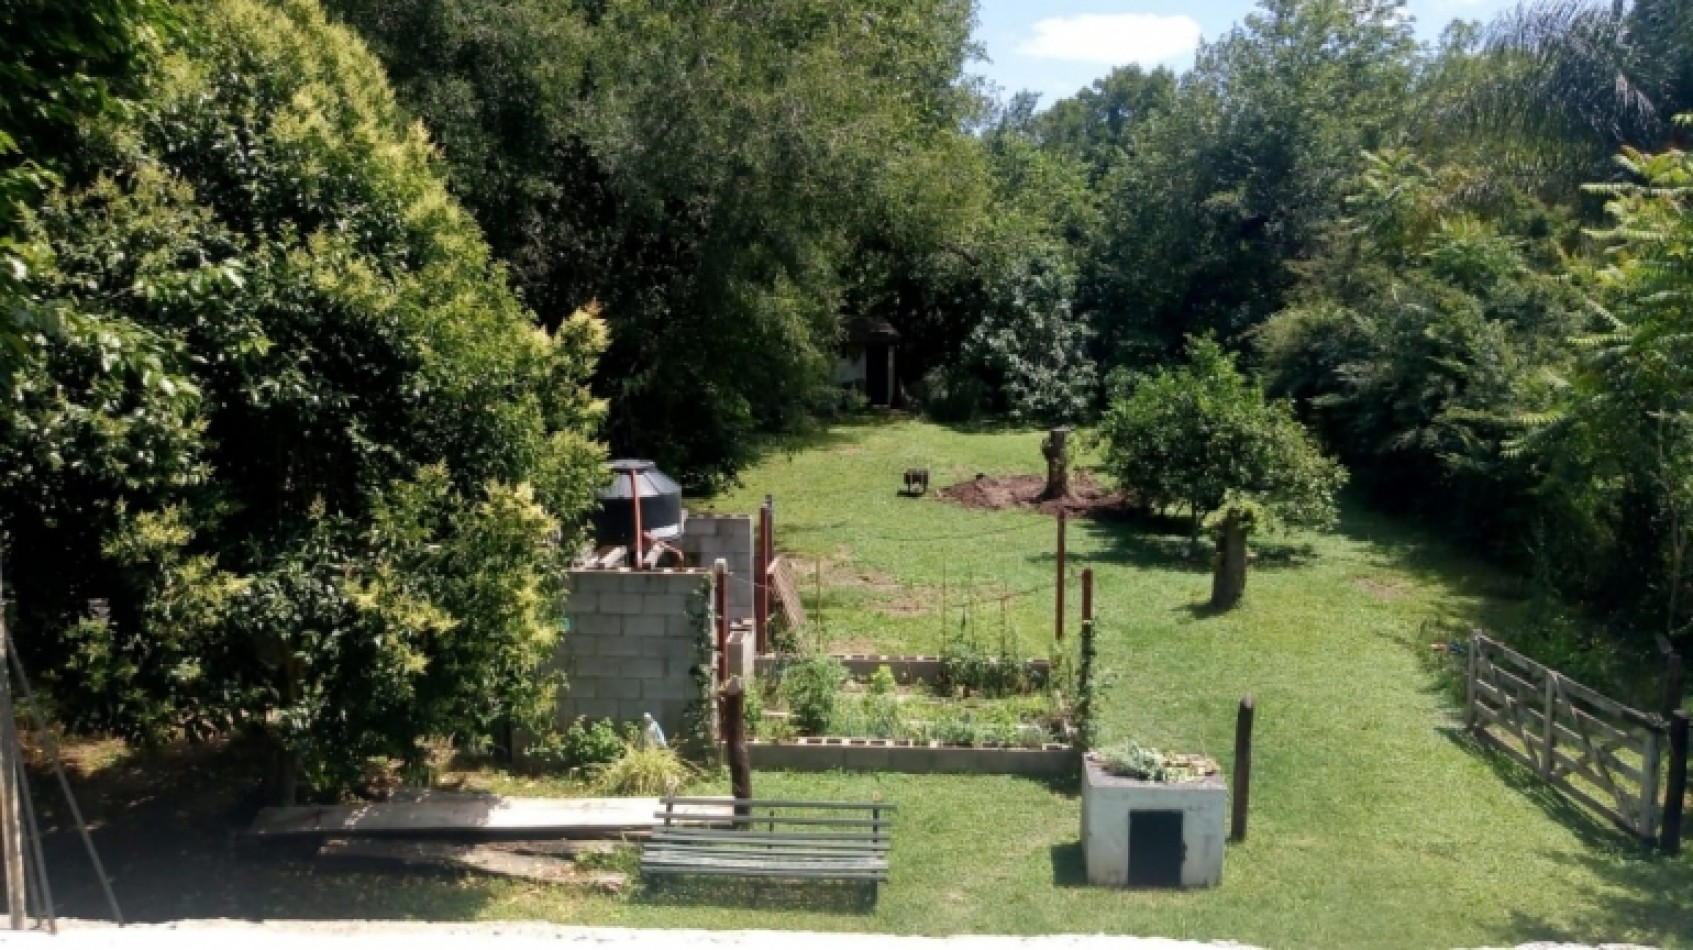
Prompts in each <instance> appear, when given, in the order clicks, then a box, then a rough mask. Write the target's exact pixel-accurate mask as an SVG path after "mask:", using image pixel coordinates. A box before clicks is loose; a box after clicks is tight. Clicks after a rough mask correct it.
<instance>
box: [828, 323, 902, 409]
mask: <svg viewBox="0 0 1693 950" xmlns="http://www.w3.org/2000/svg"><path fill="white" fill-rule="evenodd" d="M898 349H899V332H898V331H897V330H895V329H894V328H893V324H891V323H889V322H888V321H886V320H884V319H882V318H881V317H847V318H845V319H843V320H842V321H841V351H840V355H839V356H838V357H837V358H836V360H835V382H836V383H837V384H838V385H840V386H841V387H843V388H848V389H856V390H858V391H859V392H861V393H863V394H864V397H865V399H867V400H868V401H869V403H870V405H872V406H892V405H894V404H895V402H896V401H897V399H898V397H899V377H898V375H897V374H896V365H895V362H894V361H895V355H896V353H897V351H898Z"/></svg>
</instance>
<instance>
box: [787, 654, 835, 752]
mask: <svg viewBox="0 0 1693 950" xmlns="http://www.w3.org/2000/svg"><path fill="white" fill-rule="evenodd" d="M846 681H847V669H846V667H845V666H843V665H841V661H840V660H837V659H835V658H834V657H832V656H829V655H828V654H824V653H818V654H813V655H811V656H808V657H806V658H804V659H802V660H800V661H799V662H797V663H794V664H792V665H790V666H789V667H788V668H787V669H785V670H783V671H782V696H783V698H784V699H785V700H786V701H787V704H788V711H789V713H790V714H791V715H792V718H793V724H794V728H795V729H797V730H799V733H800V735H808V736H816V735H822V734H824V733H825V732H826V731H827V730H828V728H829V723H830V721H831V720H832V719H833V718H834V716H835V705H836V703H837V702H838V699H839V696H840V691H841V686H842V685H843V684H844V683H846Z"/></svg>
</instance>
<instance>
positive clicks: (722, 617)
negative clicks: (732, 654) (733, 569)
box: [711, 558, 729, 683]
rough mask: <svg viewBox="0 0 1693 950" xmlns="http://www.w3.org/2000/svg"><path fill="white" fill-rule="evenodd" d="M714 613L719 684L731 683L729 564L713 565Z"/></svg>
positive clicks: (723, 561)
mask: <svg viewBox="0 0 1693 950" xmlns="http://www.w3.org/2000/svg"><path fill="white" fill-rule="evenodd" d="M711 573H712V587H713V588H715V589H714V590H713V591H712V592H711V593H712V604H713V612H714V613H716V614H717V617H716V622H717V682H719V683H727V682H728V681H729V562H727V561H725V560H723V559H722V558H718V559H717V563H715V564H713V565H712V568H711Z"/></svg>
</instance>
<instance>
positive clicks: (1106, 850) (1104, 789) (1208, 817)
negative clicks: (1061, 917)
mask: <svg viewBox="0 0 1693 950" xmlns="http://www.w3.org/2000/svg"><path fill="white" fill-rule="evenodd" d="M1227 814H1228V787H1227V786H1226V785H1225V784H1224V783H1223V777H1222V776H1221V775H1220V774H1219V775H1208V776H1206V777H1204V778H1201V779H1197V780H1194V781H1191V782H1144V781H1140V780H1138V779H1131V778H1122V777H1119V776H1116V775H1111V774H1110V773H1108V772H1106V771H1105V770H1104V769H1103V768H1101V767H1100V765H1099V763H1098V762H1095V761H1093V760H1092V759H1087V760H1084V761H1083V763H1082V850H1083V852H1084V853H1085V855H1086V857H1087V870H1088V883H1089V884H1098V885H1103V886H1106V887H1182V888H1192V887H1215V886H1216V885H1217V884H1218V883H1220V882H1221V881H1222V879H1223V835H1224V828H1225V827H1226V821H1227V817H1226V816H1227Z"/></svg>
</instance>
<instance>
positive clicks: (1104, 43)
mask: <svg viewBox="0 0 1693 950" xmlns="http://www.w3.org/2000/svg"><path fill="white" fill-rule="evenodd" d="M1254 5H1255V4H1254V2H1253V0H981V2H980V18H981V22H980V24H979V25H978V26H977V28H976V40H977V42H979V43H981V44H982V45H983V46H985V47H986V48H987V54H988V57H989V59H990V60H992V61H991V62H985V63H984V62H978V63H975V64H974V65H973V66H972V67H971V71H972V72H976V73H980V74H982V75H984V76H986V77H988V79H990V80H992V81H993V82H995V83H997V84H998V85H999V86H1000V87H1001V89H1002V91H1003V93H1004V94H1005V95H1007V96H1009V95H1010V94H1011V93H1014V92H1017V91H1018V90H1021V89H1033V90H1035V91H1036V92H1039V93H1041V94H1042V95H1041V102H1042V104H1043V105H1049V104H1051V103H1052V101H1053V100H1054V99H1060V98H1063V97H1065V96H1068V95H1072V94H1074V93H1075V91H1076V90H1077V89H1080V88H1082V87H1083V86H1086V85H1087V84H1088V83H1091V82H1092V81H1093V80H1094V79H1096V78H1098V77H1100V76H1103V75H1104V74H1105V73H1107V72H1110V71H1111V69H1112V67H1114V66H1121V65H1125V64H1127V63H1131V62H1138V63H1140V64H1141V65H1143V66H1156V65H1159V64H1163V65H1166V66H1170V67H1173V68H1175V69H1178V70H1180V69H1186V68H1187V67H1189V66H1191V65H1192V64H1193V51H1194V47H1195V46H1196V45H1197V43H1198V42H1199V39H1200V37H1202V36H1203V37H1204V38H1205V39H1208V40H1209V39H1215V38H1216V37H1217V36H1219V35H1220V34H1222V33H1224V32H1226V31H1227V30H1228V29H1229V27H1230V26H1232V25H1234V24H1235V23H1237V22H1239V21H1240V19H1241V18H1242V17H1243V16H1245V15H1246V14H1247V13H1248V12H1249V11H1250V10H1251V9H1252V8H1253V6H1254ZM1515 5H1516V4H1515V0H1408V2H1407V3H1406V9H1407V12H1408V13H1410V15H1411V16H1412V17H1414V18H1415V20H1416V24H1417V35H1418V36H1419V37H1421V38H1422V39H1424V40H1433V39H1435V38H1436V37H1438V36H1439V35H1440V31H1441V30H1442V29H1443V28H1445V26H1446V24H1447V23H1449V22H1451V21H1452V20H1454V19H1459V18H1463V19H1475V20H1487V19H1491V18H1492V17H1493V15H1494V14H1496V13H1498V12H1500V11H1501V10H1504V9H1506V8H1508V7H1512V6H1515Z"/></svg>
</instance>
